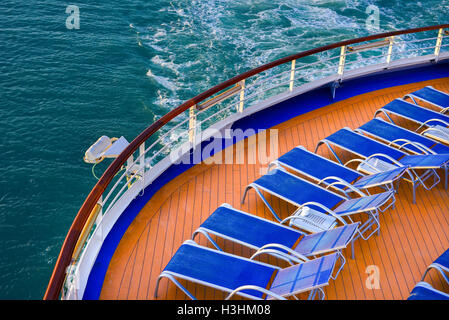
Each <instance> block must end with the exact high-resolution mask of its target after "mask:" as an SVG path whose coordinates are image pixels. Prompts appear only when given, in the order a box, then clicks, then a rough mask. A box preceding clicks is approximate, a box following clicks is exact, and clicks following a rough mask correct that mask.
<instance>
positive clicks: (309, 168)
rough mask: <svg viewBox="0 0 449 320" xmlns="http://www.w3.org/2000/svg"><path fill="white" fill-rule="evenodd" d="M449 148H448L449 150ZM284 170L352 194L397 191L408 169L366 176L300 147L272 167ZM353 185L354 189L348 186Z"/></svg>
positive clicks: (275, 162)
mask: <svg viewBox="0 0 449 320" xmlns="http://www.w3.org/2000/svg"><path fill="white" fill-rule="evenodd" d="M448 148H449V147H448ZM274 165H276V166H281V167H284V168H287V169H289V170H292V171H294V172H297V173H299V174H302V175H304V176H306V177H308V178H311V179H313V180H315V181H317V184H318V185H321V184H324V185H326V186H332V187H334V188H337V189H338V190H340V191H342V192H345V193H346V192H351V190H352V189H351V187H355V188H357V189H363V190H366V191H367V193H369V191H368V190H367V189H369V188H373V187H379V186H381V187H385V188H386V189H387V190H393V189H394V182H395V181H396V180H398V179H399V178H400V177H401V176H402V174H404V172H405V170H406V168H402V167H401V168H395V169H392V170H388V171H385V172H379V173H374V174H370V175H364V174H362V173H361V172H358V171H356V170H353V169H351V168H349V167H346V166H343V165H341V164H340V163H337V162H335V161H332V160H330V159H327V158H325V157H322V156H320V155H318V154H316V153H313V152H311V151H308V150H307V149H306V148H304V147H303V146H298V147H295V148H293V149H292V150H290V151H289V152H287V153H285V154H284V155H282V156H281V157H279V158H278V159H277V160H274V161H273V162H271V163H270V165H269V168H270V167H271V166H274ZM349 184H351V185H349Z"/></svg>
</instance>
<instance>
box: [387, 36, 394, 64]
mask: <svg viewBox="0 0 449 320" xmlns="http://www.w3.org/2000/svg"><path fill="white" fill-rule="evenodd" d="M388 40H389V41H390V44H389V45H388V52H387V67H388V66H389V65H390V62H391V53H392V52H393V44H394V36H391V37H389V38H388Z"/></svg>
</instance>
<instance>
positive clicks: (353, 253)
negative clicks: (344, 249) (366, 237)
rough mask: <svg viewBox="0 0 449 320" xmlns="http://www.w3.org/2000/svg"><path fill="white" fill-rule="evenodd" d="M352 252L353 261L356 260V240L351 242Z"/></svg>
mask: <svg viewBox="0 0 449 320" xmlns="http://www.w3.org/2000/svg"><path fill="white" fill-rule="evenodd" d="M351 243H352V244H351V251H352V259H355V252H354V240H352V241H351Z"/></svg>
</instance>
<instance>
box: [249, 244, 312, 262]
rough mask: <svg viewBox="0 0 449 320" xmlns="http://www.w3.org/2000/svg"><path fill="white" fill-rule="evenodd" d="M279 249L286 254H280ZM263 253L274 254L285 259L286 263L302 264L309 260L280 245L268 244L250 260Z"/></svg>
mask: <svg viewBox="0 0 449 320" xmlns="http://www.w3.org/2000/svg"><path fill="white" fill-rule="evenodd" d="M279 249H280V250H285V251H286V252H287V253H285V252H282V251H280V250H279ZM264 253H267V254H274V255H276V256H281V258H282V259H287V260H288V261H290V260H294V261H295V262H296V263H302V262H305V261H308V260H309V259H308V258H307V257H306V256H304V255H302V254H300V253H298V252H296V251H294V250H292V249H291V248H288V247H286V246H284V245H281V244H279V243H269V244H266V245H264V246H262V247H260V248H259V249H258V250H257V251H256V252H255V253H254V254H253V255H252V256H251V258H250V259H251V260H252V259H254V258H255V257H256V256H258V255H261V254H264Z"/></svg>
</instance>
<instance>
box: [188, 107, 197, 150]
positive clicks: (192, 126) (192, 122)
mask: <svg viewBox="0 0 449 320" xmlns="http://www.w3.org/2000/svg"><path fill="white" fill-rule="evenodd" d="M195 109H196V105H193V106H191V107H190V109H189V141H190V143H191V144H192V146H194V145H195V136H196V114H195Z"/></svg>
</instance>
